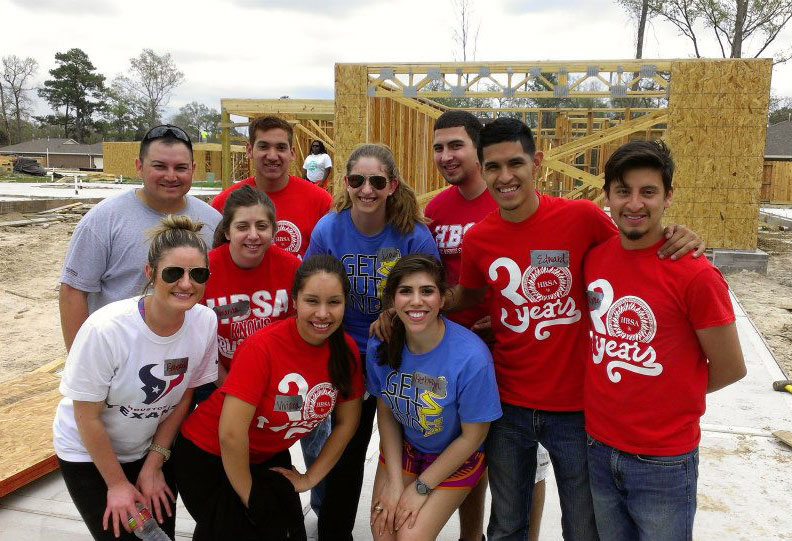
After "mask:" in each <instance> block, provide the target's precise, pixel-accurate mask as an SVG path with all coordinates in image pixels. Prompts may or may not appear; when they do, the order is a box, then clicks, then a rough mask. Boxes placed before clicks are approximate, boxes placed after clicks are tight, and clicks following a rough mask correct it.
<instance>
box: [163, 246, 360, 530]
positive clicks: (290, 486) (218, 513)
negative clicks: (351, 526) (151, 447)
mask: <svg viewBox="0 0 792 541" xmlns="http://www.w3.org/2000/svg"><path fill="white" fill-rule="evenodd" d="M348 293H349V282H348V280H347V277H346V274H345V272H344V269H343V267H342V266H341V263H339V261H338V260H337V259H335V258H333V257H328V256H314V257H309V258H306V260H305V261H304V262H303V263H302V265H300V267H299V269H298V270H297V273H296V276H295V279H294V285H293V286H292V296H293V298H294V302H295V305H296V306H297V310H296V312H297V315H296V317H295V318H288V319H286V320H284V321H279V322H276V323H274V324H273V325H269V326H267V327H266V328H265V329H262V330H261V331H259V332H257V333H255V334H254V335H253V336H250V337H248V338H247V339H246V340H245V341H244V342H243V343H242V344H241V345H240V347H239V348H238V349H237V350H236V353H235V355H234V362H233V364H232V366H231V371H230V372H229V374H228V378H227V379H226V381H225V383H224V384H223V386H222V387H221V388H220V390H218V392H216V393H213V394H212V396H210V397H209V399H208V400H206V401H205V402H203V403H201V404H200V405H199V406H198V408H197V409H196V410H195V411H194V412H193V414H192V415H191V416H190V418H189V419H188V420H187V422H186V423H185V424H184V427H183V429H182V433H181V436H180V437H179V439H178V441H177V444H176V451H175V454H176V458H177V464H176V476H177V479H178V483H179V489H180V490H181V491H182V497H183V499H184V504H185V505H186V506H187V509H188V510H189V511H190V514H191V515H192V516H193V518H195V521H196V528H195V533H194V536H193V539H195V540H196V541H201V540H214V539H234V540H240V541H244V540H254V539H287V538H289V539H305V538H306V534H305V526H304V525H303V514H302V507H301V505H300V499H299V496H298V493H299V492H305V491H307V490H310V489H311V488H313V487H314V486H315V485H316V484H317V483H318V482H320V481H321V480H322V478H324V476H325V475H326V474H327V472H328V471H330V469H331V468H332V467H333V465H334V464H335V463H336V461H337V460H338V459H339V457H340V456H341V453H342V452H343V450H344V447H345V446H346V444H347V442H348V441H349V439H350V438H351V437H352V434H353V433H354V432H355V427H356V426H357V423H358V419H359V417H360V396H361V395H362V394H363V378H362V368H361V366H360V361H359V357H358V355H357V353H356V352H355V347H354V342H353V341H352V338H351V337H349V336H348V335H346V334H345V333H344V331H343V329H342V327H341V322H342V319H343V314H344V306H345V303H346V298H347V296H348ZM331 413H332V414H333V415H334V419H335V420H334V422H333V429H332V432H331V433H330V436H329V438H328V439H327V442H326V444H325V446H324V448H323V449H322V451H321V453H320V454H319V456H318V457H316V460H315V462H313V463H312V464H311V465H310V466H309V467H308V469H307V470H306V472H305V473H299V472H297V471H296V470H294V469H291V458H290V456H289V451H288V449H289V447H291V446H292V445H293V444H294V443H295V442H296V441H297V440H299V439H300V438H302V437H304V436H305V435H306V434H308V433H310V431H311V430H314V429H315V428H316V427H317V426H318V425H319V424H321V423H322V421H323V420H324V419H326V418H327V417H329V416H330V414H331Z"/></svg>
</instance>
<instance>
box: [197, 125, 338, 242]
mask: <svg viewBox="0 0 792 541" xmlns="http://www.w3.org/2000/svg"><path fill="white" fill-rule="evenodd" d="M293 138H294V133H293V130H292V127H291V124H289V123H288V122H286V121H285V120H283V119H282V118H280V117H277V116H272V115H270V116H260V117H256V118H254V119H253V120H252V121H251V122H250V126H249V128H248V143H247V156H248V158H249V159H250V160H251V161H252V162H253V168H254V169H255V172H256V174H255V175H253V176H252V177H249V178H246V179H245V180H243V181H241V182H238V183H237V184H234V185H233V186H231V187H230V188H228V189H227V190H224V191H222V192H220V193H219V194H218V195H217V196H216V197H215V198H214V199H212V206H213V207H214V208H215V209H216V210H217V211H218V212H220V213H222V212H223V207H225V202H226V199H228V194H229V193H231V192H232V191H233V190H238V189H239V188H241V187H242V186H245V185H248V186H253V187H254V188H258V189H259V190H261V191H263V192H266V194H267V195H268V196H269V198H270V199H271V200H272V202H273V204H274V205H275V213H276V216H277V218H278V222H277V230H276V232H275V240H274V242H275V244H277V245H278V246H280V247H281V248H283V249H284V250H286V251H289V252H292V253H293V254H296V255H298V256H299V257H302V256H304V255H305V251H306V250H307V249H308V242H309V241H310V239H311V232H312V231H313V228H314V226H315V225H316V222H318V221H319V218H321V217H322V216H324V215H325V214H327V212H328V211H329V210H330V205H331V204H332V197H331V196H330V194H329V193H327V192H326V191H325V190H323V189H322V188H320V187H318V186H316V185H315V184H313V183H312V182H308V181H307V180H305V179H302V178H300V177H295V176H293V175H289V168H290V167H291V164H292V162H294V159H295V157H296V156H297V154H296V153H295V150H294V146H293V145H292V139H293Z"/></svg>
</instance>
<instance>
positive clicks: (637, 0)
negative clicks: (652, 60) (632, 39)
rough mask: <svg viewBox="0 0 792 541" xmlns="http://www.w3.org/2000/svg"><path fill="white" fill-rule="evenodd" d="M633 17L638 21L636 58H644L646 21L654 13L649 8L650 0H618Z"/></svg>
mask: <svg viewBox="0 0 792 541" xmlns="http://www.w3.org/2000/svg"><path fill="white" fill-rule="evenodd" d="M616 1H617V2H618V4H619V5H620V6H621V7H623V8H624V10H625V11H627V13H628V14H629V15H630V17H631V18H635V19H636V20H637V21H638V32H637V38H636V45H635V58H643V44H644V33H645V31H646V22H647V21H648V20H649V18H650V17H651V16H652V15H653V14H654V13H653V12H651V10H650V9H649V0H616Z"/></svg>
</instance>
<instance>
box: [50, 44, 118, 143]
mask: <svg viewBox="0 0 792 541" xmlns="http://www.w3.org/2000/svg"><path fill="white" fill-rule="evenodd" d="M55 61H56V62H57V64H58V67H56V68H54V69H52V70H50V75H51V76H52V79H49V80H47V81H44V88H41V89H39V91H38V93H39V96H41V97H42V98H44V99H45V100H46V101H47V103H49V105H50V107H52V109H53V110H54V111H55V115H50V116H48V117H45V118H46V119H47V120H48V121H50V120H51V121H53V122H57V123H58V124H60V125H62V126H63V135H64V137H70V136H72V137H74V138H75V139H76V140H77V141H79V142H83V141H84V140H85V139H86V138H87V137H88V134H89V131H90V129H91V128H92V127H94V119H93V115H94V114H95V113H96V112H98V111H101V110H102V108H103V107H104V98H105V86H104V81H105V76H104V75H102V74H100V73H97V72H96V67H95V66H94V65H93V64H92V63H91V61H90V60H89V59H88V55H87V54H85V52H84V51H83V50H82V49H76V48H75V49H69V50H68V51H67V52H65V53H55ZM61 110H62V111H63V112H61Z"/></svg>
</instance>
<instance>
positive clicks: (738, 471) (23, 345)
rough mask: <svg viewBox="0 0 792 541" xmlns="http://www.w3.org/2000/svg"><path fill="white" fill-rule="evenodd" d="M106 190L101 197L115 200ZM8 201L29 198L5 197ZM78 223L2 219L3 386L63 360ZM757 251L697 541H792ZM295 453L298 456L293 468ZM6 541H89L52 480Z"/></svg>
mask: <svg viewBox="0 0 792 541" xmlns="http://www.w3.org/2000/svg"><path fill="white" fill-rule="evenodd" d="M113 188H115V187H113ZM113 188H110V189H109V190H108V189H106V188H104V189H102V188H96V190H97V191H99V190H104V191H105V193H107V192H108V191H110V192H115V189H113ZM59 190H60V191H61V193H63V191H64V189H63V188H59ZM92 191H93V190H92ZM94 193H96V192H94ZM3 195H6V196H12V197H25V195H23V194H22V193H21V192H20V195H16V193H14V194H9V193H7V191H3V190H2V189H0V197H2V196H3ZM60 196H61V195H59V197H60ZM91 197H94V196H93V194H92V195H91ZM99 197H101V195H100V196H99ZM28 217H29V216H28ZM79 217H80V215H79V214H73V215H69V214H68V212H67V213H66V217H65V218H64V219H62V220H59V221H52V222H47V223H43V224H37V225H28V226H25V227H3V226H2V222H3V221H8V220H7V219H6V218H5V217H3V216H0V269H2V271H0V328H2V329H3V330H4V339H3V347H2V348H0V384H2V383H3V382H4V381H6V380H10V379H11V378H15V377H18V376H20V375H22V374H24V373H27V372H30V371H32V370H34V369H36V368H38V367H40V366H42V365H44V364H46V363H49V362H51V361H52V360H54V359H56V358H58V357H63V356H64V355H65V350H64V347H63V342H62V338H61V333H60V322H59V315H58V291H57V289H58V278H59V275H60V270H61V265H62V262H63V258H64V254H65V252H66V248H67V246H68V242H69V238H70V236H71V233H72V231H73V230H74V227H75V226H76V224H77V221H78V220H79ZM12 218H16V219H19V218H23V219H24V218H26V217H25V216H14V217H12ZM759 248H760V249H762V250H764V251H766V252H768V253H769V254H770V259H769V267H768V272H767V275H766V276H765V275H759V274H756V273H751V272H746V271H743V272H740V273H735V274H730V275H728V276H727V280H728V282H729V285H730V287H731V289H732V291H733V293H734V295H735V297H736V300H738V301H739V304H735V306H736V309H737V313H738V329H739V331H740V338H741V342H742V345H743V350H744V353H745V356H746V361H747V364H748V376H747V377H746V378H745V380H743V381H741V382H739V383H738V384H737V385H734V386H732V387H730V388H728V389H726V390H724V391H721V392H718V393H716V394H714V395H712V396H710V397H709V399H708V411H707V414H706V415H705V417H704V418H703V420H702V427H703V437H702V444H701V466H700V475H701V477H700V483H699V501H698V514H697V522H696V531H695V537H696V538H697V539H724V538H726V539H792V532H791V531H790V529H789V522H788V520H789V509H790V508H792V491H790V490H789V488H788V484H787V483H785V482H784V481H783V479H785V478H787V477H788V472H789V467H790V464H791V463H792V449H790V448H789V447H786V446H784V445H783V444H782V443H780V442H779V441H777V440H776V439H775V438H773V437H772V435H771V432H772V431H774V430H792V394H783V393H779V392H773V391H772V390H771V389H770V384H771V382H772V381H773V380H777V379H782V378H784V377H785V376H784V372H785V373H786V374H788V375H792V347H790V346H792V232H788V231H787V232H785V231H778V229H777V228H774V230H763V231H760V233H759ZM743 310H744V312H743ZM757 330H758V332H757ZM760 333H761V334H760ZM768 346H769V349H768ZM782 370H783V372H782ZM0 388H2V387H1V386H0ZM3 429H4V430H5V429H6V427H4V428H3ZM377 441H378V439H377V437H376V435H375V437H374V438H373V441H372V445H371V447H370V449H369V451H370V453H369V455H370V458H369V460H368V462H367V465H366V486H365V487H364V490H363V496H362V498H361V503H360V513H359V516H358V524H357V525H356V530H355V537H356V538H363V539H365V538H369V536H370V535H369V534H368V527H367V526H368V511H367V510H368V505H369V502H370V491H371V483H372V482H373V474H374V469H375V468H376V453H375V451H376V449H377V447H376V445H377ZM299 454H300V453H296V454H295V453H293V456H295V460H296V461H297V462H298V463H300V462H301V458H300V457H299ZM554 485H555V483H554V481H553V479H552V474H551V478H550V479H549V483H548V500H547V504H546V511H545V519H544V521H543V527H542V532H543V534H542V538H543V539H559V538H560V536H561V532H560V511H559V508H558V499H557V493H556V491H555V486H554ZM304 496H305V495H304ZM307 509H308V508H307V506H306V511H307ZM180 513H181V514H180V519H179V521H178V523H177V526H178V527H177V530H178V534H179V535H177V538H179V539H186V538H189V537H190V535H189V534H190V532H191V531H192V522H191V520H190V519H189V516H188V514H187V513H186V510H184V508H183V507H182V508H181V510H180ZM306 520H307V524H308V525H309V532H310V531H311V529H312V528H314V525H315V517H313V513H311V512H308V513H307V517H306ZM457 534H458V526H457V520H456V519H452V520H451V521H450V522H449V524H448V526H447V527H446V529H445V530H444V532H443V534H442V535H441V537H440V538H441V539H456V535H457ZM6 539H8V540H12V539H13V540H28V539H29V540H43V539H88V535H87V530H85V527H84V526H83V525H82V523H81V522H80V520H79V516H78V515H77V512H76V509H75V508H74V507H73V505H72V504H71V501H70V499H69V497H68V493H66V491H65V486H64V485H63V481H62V479H61V478H60V474H59V473H58V472H57V471H56V472H53V473H51V474H49V475H47V476H45V477H43V478H41V479H39V480H38V481H35V482H33V483H31V484H30V485H28V486H27V487H24V488H22V489H20V490H18V491H16V492H15V493H12V494H10V495H8V496H5V497H3V498H0V541H4V540H6Z"/></svg>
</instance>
